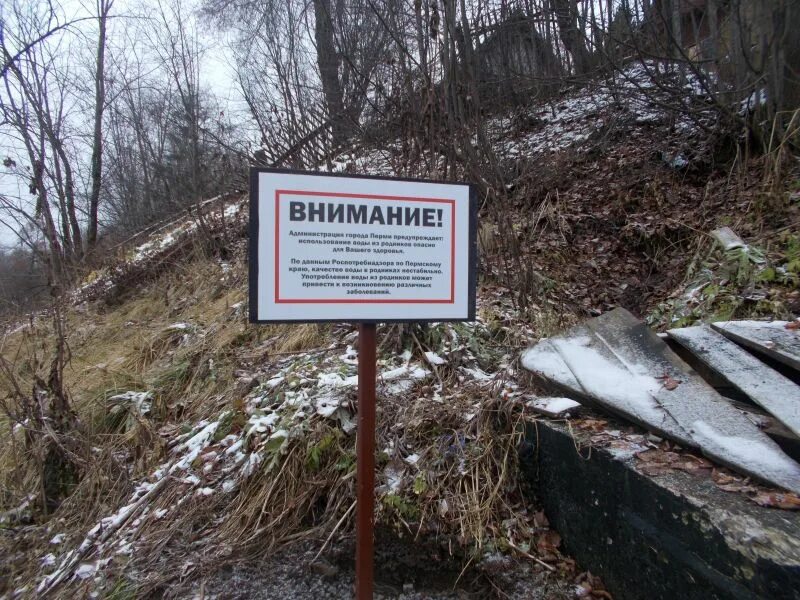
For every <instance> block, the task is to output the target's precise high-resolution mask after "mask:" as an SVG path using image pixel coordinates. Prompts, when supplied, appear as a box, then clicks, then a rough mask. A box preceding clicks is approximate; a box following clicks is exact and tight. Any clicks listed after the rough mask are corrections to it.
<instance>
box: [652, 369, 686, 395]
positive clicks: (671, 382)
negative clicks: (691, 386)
mask: <svg viewBox="0 0 800 600" xmlns="http://www.w3.org/2000/svg"><path fill="white" fill-rule="evenodd" d="M656 379H660V380H661V381H662V384H661V385H663V386H664V388H665V389H667V390H668V391H670V392H671V391H672V390H674V389H675V388H676V387H678V386H679V385H680V384H681V382H680V380H679V379H673V378H672V377H670V376H669V375H667V374H666V373H665V374H664V375H662V376H661V377H656Z"/></svg>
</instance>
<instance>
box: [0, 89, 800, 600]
mask: <svg viewBox="0 0 800 600" xmlns="http://www.w3.org/2000/svg"><path fill="white" fill-rule="evenodd" d="M638 76H639V75H637V74H636V73H633V74H631V78H632V79H634V78H635V77H638ZM634 80H635V79H634ZM636 89H638V88H636ZM690 97H692V98H693V97H694V96H690ZM626 98H627V99H626V101H625V102H622V103H620V102H617V101H616V100H615V99H614V98H611V97H610V96H609V95H608V94H607V93H606V92H604V91H603V87H602V85H598V86H594V87H590V88H587V89H579V90H574V91H572V92H570V93H569V94H567V95H565V96H564V98H563V101H561V102H557V103H552V104H550V105H547V106H534V107H531V108H530V110H529V111H528V112H526V113H525V114H522V115H519V114H517V115H507V116H506V117H503V118H499V117H498V118H495V119H494V120H492V121H491V122H490V123H489V125H488V130H489V131H490V133H491V136H492V139H493V140H494V142H493V143H494V144H495V150H496V153H497V155H498V157H499V158H500V160H501V164H502V166H503V169H504V172H505V173H506V176H507V179H508V185H507V189H506V191H505V192H504V195H503V197H502V202H503V204H502V206H486V207H484V211H483V213H482V222H481V234H480V244H481V250H482V256H481V264H482V268H483V277H482V280H481V284H480V290H479V302H478V315H479V318H478V320H477V321H476V322H475V323H465V324H433V325H430V326H427V327H410V326H385V327H382V328H381V329H380V338H379V344H380V350H379V355H380V364H379V373H380V385H379V395H380V399H379V415H378V422H379V431H378V439H377V444H378V445H377V447H378V448H379V451H380V454H379V473H378V488H377V489H376V498H377V501H378V521H379V523H380V525H381V527H382V529H383V531H384V532H385V534H386V535H387V536H389V537H390V538H391V541H389V542H387V544H390V545H391V544H401V542H399V541H398V539H399V538H404V539H408V538H411V539H414V540H418V541H419V543H420V544H423V543H424V544H423V546H422V547H424V548H425V553H426V561H425V562H431V561H432V562H433V563H434V564H436V565H439V566H437V567H436V570H439V571H442V572H443V573H449V571H451V570H454V571H455V576H454V577H452V578H450V579H448V578H447V577H444V576H443V579H442V581H439V582H438V583H437V582H435V581H434V579H435V578H427V579H426V578H425V577H422V576H421V579H420V580H419V581H417V582H416V585H417V586H422V587H425V586H428V588H426V589H428V591H430V590H439V589H440V588H441V587H445V588H449V587H451V586H452V584H453V582H454V581H456V580H458V572H459V571H460V570H461V567H462V566H464V565H467V567H468V568H467V567H465V568H466V571H465V574H466V575H465V576H464V577H463V578H462V579H461V580H459V583H458V585H459V586H460V589H461V590H462V591H463V592H464V593H470V592H474V593H475V594H477V596H478V597H485V596H481V594H486V593H490V592H491V590H493V589H495V588H496V587H498V586H499V587H500V589H504V590H505V591H506V593H512V594H513V597H529V596H530V595H531V594H533V593H536V594H539V595H541V596H542V597H544V596H547V597H551V598H552V597H570V596H571V595H572V594H574V593H575V592H576V590H575V587H574V586H575V585H576V583H575V582H576V581H577V582H578V583H577V584H578V586H579V590H577V591H578V592H580V593H581V594H587V593H589V590H594V591H595V592H597V595H598V596H600V597H602V584H601V583H600V582H599V581H598V580H597V579H596V578H593V577H592V576H590V575H586V574H584V575H582V576H581V575H579V570H580V569H579V568H578V567H577V566H576V565H575V564H574V561H572V560H571V559H569V558H568V557H565V556H563V555H562V554H561V553H560V552H559V545H560V539H559V536H558V534H557V533H556V532H555V531H552V530H551V529H550V528H549V526H548V523H547V519H546V517H545V516H544V515H543V514H542V513H540V512H537V511H536V510H535V509H534V507H532V506H531V505H530V497H529V496H525V495H524V494H523V489H522V488H523V485H522V482H521V481H520V479H519V476H518V472H517V468H516V465H517V460H518V458H517V452H516V445H517V442H518V429H517V428H516V425H517V424H519V423H520V422H521V420H525V419H533V418H534V416H533V415H532V414H531V413H530V411H529V409H528V408H526V406H525V401H526V398H525V394H527V393H528V392H529V390H528V388H527V387H526V385H525V383H524V380H521V378H520V377H519V374H518V371H517V366H516V362H517V357H518V354H519V352H520V350H521V349H522V348H524V347H526V346H527V345H529V344H530V343H531V342H532V341H534V340H536V339H538V338H540V337H543V336H547V335H550V334H551V333H552V332H554V331H555V330H557V329H559V328H561V327H562V326H563V325H565V324H568V323H571V322H574V321H575V320H577V319H578V318H580V317H583V316H586V315H591V314H597V313H599V312H602V311H605V310H607V309H609V308H612V307H614V306H624V307H626V308H628V309H630V310H632V311H633V312H635V313H637V314H638V315H641V316H645V315H649V316H650V318H651V321H652V322H653V323H654V324H655V325H658V326H664V325H669V324H674V323H675V322H678V321H680V322H692V321H694V320H696V319H702V318H706V317H709V316H711V315H714V314H722V313H723V312H724V314H725V315H727V316H736V317H738V316H745V315H747V316H767V315H781V316H789V315H792V314H796V312H797V310H798V293H797V288H798V280H797V273H798V272H800V262H798V261H800V239H798V238H797V235H798V234H797V224H798V222H799V221H798V210H800V207H798V201H797V192H796V190H797V189H798V188H799V187H800V183H799V182H800V178H798V171H797V169H796V164H795V165H790V169H789V171H788V173H789V174H788V175H786V176H785V178H784V179H783V180H782V183H781V184H780V185H777V186H776V185H774V184H775V182H774V181H770V182H769V183H771V184H773V185H771V186H770V187H765V185H764V178H763V172H764V171H763V169H764V161H765V160H766V159H764V158H762V159H759V160H753V161H750V162H741V163H740V164H739V165H737V167H736V169H735V170H734V171H732V172H728V171H724V172H722V171H717V170H716V167H715V163H714V160H713V156H714V154H713V153H714V151H715V141H714V139H713V137H711V135H710V134H709V133H708V132H704V131H703V129H702V128H698V127H696V126H694V125H691V124H689V123H682V122H680V121H676V120H675V119H674V118H672V117H670V116H669V114H668V113H667V112H665V111H663V110H660V109H659V108H658V106H657V105H654V104H652V101H651V100H648V99H647V98H650V97H649V96H648V97H647V98H646V99H645V100H641V101H639V100H637V95H636V93H634V92H633V91H632V92H631V94H630V95H629V96H627V97H626ZM645 101H646V102H650V103H649V104H648V103H645ZM590 107H591V110H590ZM387 152H389V153H390V152H391V149H388V150H387V149H382V150H380V151H378V150H376V149H374V148H373V149H369V148H366V149H365V148H355V149H353V150H352V151H350V152H348V153H345V154H343V155H342V156H341V157H340V158H339V159H338V160H337V161H336V162H335V163H334V164H333V165H331V166H332V168H333V169H334V170H342V171H352V172H357V173H364V172H366V173H376V172H379V173H386V172H387V171H386V169H387V165H392V164H394V165H400V164H401V163H400V162H398V161H399V159H397V160H395V159H390V158H387V156H386V153H387ZM759 161H760V162H759ZM414 168H419V167H418V166H417V167H414ZM410 169H411V166H409V165H405V166H404V167H403V168H402V169H400V170H399V174H409V170H410ZM792 169H794V170H792ZM418 174H419V173H418ZM434 175H435V174H434ZM721 225H730V226H732V227H733V228H734V229H735V230H736V231H737V232H738V233H739V235H741V236H742V237H743V238H745V240H746V241H747V242H748V243H749V244H750V246H748V248H751V249H752V250H748V251H747V252H745V253H744V254H743V255H742V253H741V252H739V253H736V254H734V255H731V254H730V253H722V252H721V251H719V250H716V249H715V248H714V247H713V244H712V242H711V241H710V238H709V237H708V232H709V231H710V230H711V229H713V228H715V227H718V226H721ZM245 236H246V199H245V197H243V196H238V195H234V196H230V197H226V198H223V199H220V201H219V202H218V203H212V204H210V205H209V207H208V212H207V215H206V218H205V219H204V221H202V222H201V223H200V222H196V221H193V220H185V221H182V220H179V221H177V222H175V223H173V224H172V225H169V226H165V227H164V228H162V229H161V230H159V231H156V232H154V233H152V234H151V235H150V236H149V238H148V239H147V240H146V241H145V242H144V243H140V242H141V240H138V241H137V244H139V245H138V246H135V247H133V248H129V249H125V250H123V251H122V255H121V256H120V257H118V258H117V259H115V260H113V261H110V262H109V265H108V266H107V267H105V268H104V269H100V270H98V271H97V272H95V273H93V274H92V275H91V276H90V278H89V280H87V281H86V282H85V283H84V284H83V285H82V286H81V287H79V288H78V289H77V290H76V291H75V292H74V293H73V295H72V298H71V300H70V303H69V304H67V305H65V306H62V307H60V309H59V310H58V311H57V312H56V313H55V317H56V319H55V320H54V318H53V317H54V313H52V312H51V313H48V314H45V315H39V316H36V317H32V318H31V319H30V321H29V322H27V323H25V324H23V325H17V326H14V327H10V328H9V329H8V330H7V331H6V333H5V334H4V335H3V338H2V342H0V344H1V345H0V352H2V355H3V356H4V357H5V358H6V360H7V361H8V364H10V365H11V369H9V371H8V372H5V373H4V377H3V379H2V380H0V385H1V386H2V387H1V388H0V389H2V392H3V394H4V395H6V394H7V395H8V398H7V400H6V402H7V403H8V404H9V405H10V406H16V404H15V403H17V404H19V405H24V403H25V402H26V401H27V400H26V398H29V397H30V396H29V395H26V394H27V390H30V389H34V379H35V377H36V376H38V377H40V378H44V374H45V373H46V372H47V369H48V366H49V361H50V360H51V356H52V354H53V351H54V350H53V349H54V347H55V343H54V339H55V337H54V325H53V323H60V322H61V321H63V324H64V329H65V331H66V342H67V348H68V351H69V356H70V360H69V363H68V366H67V368H66V370H65V371H64V379H65V384H66V389H67V391H68V393H69V398H70V400H71V403H72V407H73V409H74V411H75V413H76V417H77V421H78V423H79V425H78V427H77V429H76V431H77V433H76V435H75V440H74V446H71V452H72V453H73V455H74V457H75V462H76V464H77V465H78V466H79V472H80V477H79V482H77V483H75V484H74V485H70V486H68V487H69V495H68V497H66V499H65V500H64V502H63V503H61V505H60V506H58V507H53V509H54V512H53V513H52V514H51V515H48V516H45V515H43V514H42V509H41V502H40V501H39V499H38V496H37V487H36V482H37V481H38V479H37V478H38V473H37V472H36V469H35V466H36V465H37V464H38V463H37V461H36V452H37V451H38V449H39V448H40V446H37V443H38V442H37V441H36V436H35V434H36V432H35V431H33V430H32V427H31V426H30V423H29V422H26V421H25V420H23V419H19V420H18V422H14V420H13V419H12V420H11V421H9V420H8V419H5V420H4V421H3V424H2V426H3V427H5V428H7V429H6V431H5V432H4V433H3V434H2V435H3V438H4V440H6V442H5V443H4V444H3V446H2V450H1V452H2V453H1V454H0V481H2V490H3V492H2V498H1V500H2V510H3V519H4V521H3V528H2V530H0V544H1V545H2V553H3V555H4V556H8V557H10V560H6V561H4V564H3V567H2V569H3V570H2V572H0V577H1V578H2V579H0V593H3V594H7V595H8V597H16V596H29V597H38V596H40V595H42V594H44V593H47V592H52V593H53V594H54V595H56V596H59V597H65V596H68V595H74V594H79V595H86V594H90V593H97V594H100V595H108V596H109V597H120V598H121V597H131V596H133V595H145V594H155V593H162V594H166V595H170V596H179V597H183V596H189V595H191V594H193V593H195V592H198V588H197V582H198V581H201V582H203V584H202V585H201V587H200V590H199V592H198V593H200V594H203V593H205V591H204V590H205V587H203V586H205V585H208V589H209V590H211V591H212V592H214V590H216V592H214V593H219V592H220V591H224V589H225V587H226V584H225V582H230V581H236V580H237V579H236V578H237V577H240V578H246V577H247V575H242V573H245V574H246V573H247V567H246V565H247V564H248V562H247V561H249V560H253V559H254V558H258V559H259V560H261V559H263V558H264V557H268V558H269V559H270V560H273V559H274V560H277V561H278V562H277V563H275V565H276V566H275V572H276V573H283V572H284V571H285V569H284V567H286V565H287V564H290V563H293V562H301V563H303V565H304V567H303V568H305V565H306V564H314V565H321V566H319V567H315V568H318V569H320V573H322V572H324V571H325V570H326V569H327V568H328V567H332V571H331V573H329V576H330V577H331V578H332V580H336V577H340V576H344V577H345V579H344V580H336V581H338V583H337V584H336V585H340V586H344V587H336V585H334V584H333V583H331V584H330V586H331V587H330V589H331V590H340V589H346V588H347V586H348V585H349V583H348V582H349V581H350V579H347V577H352V575H351V574H348V573H346V572H345V573H344V574H342V572H340V568H339V567H337V566H335V565H331V564H330V563H332V562H335V561H336V560H339V559H336V558H335V557H336V556H339V557H340V559H341V561H342V563H343V564H346V563H347V560H349V559H348V558H346V557H349V554H348V551H349V550H348V546H347V543H348V541H347V540H348V539H349V538H348V536H349V534H350V532H351V531H352V522H353V501H354V433H353V432H354V415H355V410H356V408H357V407H356V398H355V393H354V386H355V377H354V376H355V372H356V365H357V354H358V349H357V342H356V336H355V330H354V327H352V326H350V325H347V324H341V325H325V326H321V325H297V326H252V325H249V324H248V323H247V310H246V289H247V264H246V260H247V258H246V256H247V254H246V244H247V241H246V238H245ZM689 284H691V285H689ZM687 285H689V289H688V291H687V290H686V289H685V288H686V286H687ZM698 286H699V287H698ZM59 315H60V316H61V320H59ZM12 383H16V384H18V387H17V388H14V387H13V385H12ZM37 389H38V388H37ZM9 412H10V413H11V416H12V417H13V416H14V415H19V414H22V412H20V411H16V412H15V411H14V410H11V411H9ZM392 532H393V534H392ZM390 534H392V535H390ZM598 535H600V532H598ZM292 543H295V544H298V543H299V544H300V547H301V551H299V552H300V554H297V555H294V554H291V553H290V554H289V555H288V556H289V558H284V559H281V558H280V557H281V556H283V555H282V554H281V553H277V554H276V551H277V549H279V548H286V547H289V548H293V547H294V546H292V545H291V544H292ZM304 544H305V545H304ZM342 544H344V545H342ZM323 546H325V547H326V548H327V550H326V553H325V554H323V555H321V558H320V557H317V556H315V555H316V554H317V551H319V550H320V548H322V547H323ZM285 551H289V552H291V550H285ZM276 556H277V557H279V558H277V559H276V558H275V557H276ZM342 557H344V558H342ZM281 560H283V562H280V561H281ZM390 563H391V560H390V558H389V559H386V560H384V561H383V563H382V565H383V567H382V568H384V571H386V572H389V571H391V569H390V568H389V566H388V565H390ZM418 563H419V561H418ZM418 563H411V566H408V567H407V569H406V572H407V573H408V572H411V571H413V570H417V569H419V567H420V564H418ZM232 564H239V565H240V566H239V567H237V568H238V569H244V571H236V570H234V571H233V572H230V573H229V574H228V575H226V576H225V577H230V579H225V578H224V577H223V576H221V575H218V574H217V571H218V570H219V569H221V568H222V567H225V566H230V565H232ZM242 564H244V565H245V566H244V567H242V566H241V565H242ZM250 564H252V563H250ZM454 564H455V565H457V566H456V567H453V565H454ZM326 565H327V566H326ZM287 568H288V567H287ZM282 569H283V570H282ZM237 573H238V575H237ZM509 573H512V574H513V577H512V578H511V581H515V582H516V583H513V585H512V584H511V583H508V580H507V579H505V580H504V579H503V578H509V577H510V575H509ZM403 576H404V575H402V574H401V575H399V576H398V577H400V579H402V577H403ZM220 577H223V578H222V579H220ZM448 577H449V576H448ZM386 578H387V581H389V580H391V581H392V583H393V585H395V584H396V585H397V586H399V590H394V588H391V586H390V588H389V589H388V590H387V595H397V593H402V589H403V584H404V583H405V581H400V582H399V583H398V582H397V581H395V580H394V579H392V576H391V575H386ZM277 579H279V580H281V581H283V579H281V577H277ZM284 579H285V578H284ZM445 580H446V582H445V583H443V581H445ZM206 582H207V583H206ZM517 584H519V585H520V586H521V587H520V588H519V589H515V588H514V587H513V586H514V585H517ZM193 585H194V587H192V586H193ZM265 585H266V582H265ZM437 586H438V587H437ZM312 588H313V586H312ZM312 588H308V589H305V591H304V592H303V593H308V594H312V593H313V594H319V593H321V592H320V590H319V589H317V590H316V591H313V590H312ZM314 589H316V588H314ZM322 589H324V586H323V588H322ZM15 590H16V591H15ZM406 592H407V595H406V596H405V597H414V596H413V595H412V592H411V591H410V590H406ZM281 593H282V592H281V591H280V590H279V589H278V588H276V589H275V590H274V595H275V596H280V595H281ZM298 593H300V592H298ZM331 593H332V594H335V593H336V592H335V591H333V592H331ZM436 593H440V594H441V597H448V596H447V594H450V593H451V592H449V591H437V592H436ZM264 597H274V596H270V595H269V594H265V596H264ZM301 597H302V596H301Z"/></svg>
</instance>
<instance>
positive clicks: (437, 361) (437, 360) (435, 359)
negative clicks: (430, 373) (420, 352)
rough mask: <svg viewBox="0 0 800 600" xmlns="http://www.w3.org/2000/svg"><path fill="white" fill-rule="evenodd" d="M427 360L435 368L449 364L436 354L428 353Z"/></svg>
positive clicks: (426, 354)
mask: <svg viewBox="0 0 800 600" xmlns="http://www.w3.org/2000/svg"><path fill="white" fill-rule="evenodd" d="M425 359H426V360H427V361H428V362H429V363H431V364H432V365H434V366H439V365H444V364H447V361H446V360H445V359H443V358H442V357H441V356H439V355H438V354H436V353H435V352H430V351H429V352H426V353H425Z"/></svg>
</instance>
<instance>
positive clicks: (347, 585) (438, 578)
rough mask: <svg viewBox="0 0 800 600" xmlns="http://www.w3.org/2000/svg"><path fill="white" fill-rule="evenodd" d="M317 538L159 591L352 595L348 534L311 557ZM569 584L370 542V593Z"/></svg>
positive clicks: (503, 591) (468, 594)
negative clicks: (372, 568)
mask: <svg viewBox="0 0 800 600" xmlns="http://www.w3.org/2000/svg"><path fill="white" fill-rule="evenodd" d="M318 550H319V544H318V543H301V544H296V545H294V546H291V547H288V548H285V549H283V550H281V551H279V552H277V553H275V554H274V555H273V556H272V557H270V558H268V559H266V560H262V561H255V562H249V563H239V564H235V565H232V566H230V567H228V568H226V569H223V570H220V571H217V572H216V573H214V574H211V575H210V576H209V577H208V578H205V579H202V580H193V581H186V582H183V583H181V584H179V585H176V586H175V587H174V588H173V589H172V590H170V591H168V592H167V594H166V595H168V596H174V597H177V598H182V599H186V600H189V599H199V598H204V599H209V600H210V599H214V600H245V599H247V600H255V599H264V600H266V599H275V600H278V599H298V600H300V599H306V598H308V599H314V600H324V599H340V598H352V597H353V594H354V585H355V571H354V562H353V557H354V555H355V545H354V541H353V540H352V538H348V539H345V540H342V541H340V542H338V543H336V544H334V545H333V546H332V547H329V548H328V549H326V550H325V551H324V552H323V554H322V555H321V556H320V557H318V558H317V557H316V555H317V552H318ZM575 589H576V586H575V585H574V584H573V583H572V581H571V580H570V579H569V578H568V577H566V576H565V575H564V574H557V573H550V572H548V571H546V570H544V569H543V568H542V567H539V566H537V565H535V564H534V563H533V562H532V561H529V560H527V559H522V560H515V559H509V558H508V557H499V555H498V558H497V559H496V560H494V559H488V560H487V559H484V560H483V562H481V563H479V564H477V565H475V564H474V563H472V564H468V565H467V566H466V568H465V567H464V566H463V565H462V564H461V562H460V561H457V560H453V559H449V560H448V558H447V554H446V550H445V549H437V548H435V547H433V546H432V545H431V544H418V543H417V544H415V543H413V541H410V540H409V541H406V540H400V539H398V538H396V537H394V536H387V535H385V534H382V535H379V536H378V539H377V540H376V545H375V598H376V599H389V598H391V599H397V600H427V599H436V600H439V599H441V600H445V599H458V600H469V599H475V600H477V599H479V598H480V599H483V598H511V599H519V600H523V599H525V600H562V599H564V600H565V599H567V598H574V597H575V592H574V590H575Z"/></svg>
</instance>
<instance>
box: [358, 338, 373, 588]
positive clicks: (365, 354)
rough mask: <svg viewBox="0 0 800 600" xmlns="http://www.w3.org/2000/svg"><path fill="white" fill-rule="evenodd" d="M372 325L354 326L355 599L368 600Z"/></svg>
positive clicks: (370, 576) (370, 580)
mask: <svg viewBox="0 0 800 600" xmlns="http://www.w3.org/2000/svg"><path fill="white" fill-rule="evenodd" d="M376 350H377V348H376V340H375V323H361V324H360V325H359V327H358V432H357V436H358V437H357V438H356V598H357V600H371V598H372V589H373V566H372V562H373V549H372V547H373V542H374V533H373V530H374V527H373V519H374V513H375V506H374V505H375V380H376V379H377V374H376V368H375V367H376V364H377V356H376Z"/></svg>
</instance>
